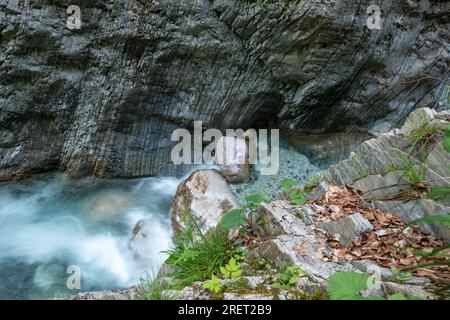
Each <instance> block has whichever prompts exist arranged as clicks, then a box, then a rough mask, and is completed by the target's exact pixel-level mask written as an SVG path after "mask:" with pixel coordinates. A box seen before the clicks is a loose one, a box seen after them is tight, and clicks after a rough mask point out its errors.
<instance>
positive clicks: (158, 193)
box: [0, 141, 317, 299]
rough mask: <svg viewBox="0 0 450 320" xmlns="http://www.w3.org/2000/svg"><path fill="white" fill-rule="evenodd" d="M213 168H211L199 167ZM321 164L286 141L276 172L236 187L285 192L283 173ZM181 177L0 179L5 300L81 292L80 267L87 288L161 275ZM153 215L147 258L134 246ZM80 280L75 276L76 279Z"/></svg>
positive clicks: (298, 174)
mask: <svg viewBox="0 0 450 320" xmlns="http://www.w3.org/2000/svg"><path fill="white" fill-rule="evenodd" d="M201 167H209V166H200V167H198V168H197V169H199V168H201ZM315 171H317V168H316V167H315V166H313V165H311V164H310V163H309V161H308V158H306V157H305V156H303V155H301V154H299V153H298V152H297V151H296V150H294V149H293V148H292V147H290V146H289V145H288V144H287V143H285V142H284V141H282V143H281V144H280V170H279V172H278V174H277V175H273V176H258V175H257V174H256V176H258V177H257V178H256V176H255V178H252V181H251V183H250V184H246V185H232V190H233V191H234V193H235V195H236V196H237V197H238V199H239V200H241V201H242V199H243V197H244V196H245V194H248V193H252V192H260V191H264V192H266V193H267V194H268V195H270V196H271V197H275V196H276V194H277V192H279V188H280V187H279V184H280V181H281V179H283V178H295V179H297V181H298V182H303V183H304V182H305V177H306V176H307V175H309V174H311V173H312V172H315ZM180 181H181V179H175V178H145V179H132V180H124V179H120V180H119V179H116V180H102V179H96V178H84V179H80V180H75V181H73V180H70V179H68V178H67V177H66V176H65V175H62V174H46V175H37V176H34V177H33V178H30V179H26V180H23V181H18V182H9V183H3V184H0V299H39V298H41V299H48V298H62V297H65V296H67V295H71V294H76V293H78V292H79V291H78V290H76V289H72V290H70V289H69V288H68V287H67V280H68V279H69V278H71V276H72V275H73V274H72V273H71V272H73V270H76V271H78V270H79V271H80V272H81V277H80V279H81V283H80V284H81V291H97V290H108V289H118V288H122V287H127V286H130V285H134V284H136V283H137V282H138V280H139V277H140V276H142V275H144V273H145V272H146V271H148V272H150V273H151V274H153V275H154V274H155V273H156V272H157V271H158V269H159V266H160V265H161V264H162V263H163V261H164V260H165V258H166V257H165V255H164V254H163V253H162V251H164V250H167V249H168V248H169V247H170V246H171V244H172V242H171V241H172V240H171V239H172V231H171V225H170V216H169V211H170V206H171V202H172V198H173V195H174V194H175V191H176V188H177V186H178V183H179V182H180ZM141 219H150V220H151V223H150V225H151V228H152V230H150V232H146V233H149V234H151V236H150V237H149V239H148V242H145V243H143V244H141V245H142V246H144V247H145V253H146V260H145V261H142V260H137V259H136V257H135V256H133V253H132V251H131V250H130V248H129V245H128V244H129V240H130V237H131V233H132V230H133V227H134V226H135V224H136V223H137V222H138V221H139V220H141ZM72 279H73V278H72Z"/></svg>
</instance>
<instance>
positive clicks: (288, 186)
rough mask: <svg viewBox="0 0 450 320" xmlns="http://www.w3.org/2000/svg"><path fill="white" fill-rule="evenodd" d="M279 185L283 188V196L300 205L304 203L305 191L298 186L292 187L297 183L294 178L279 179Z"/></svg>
mask: <svg viewBox="0 0 450 320" xmlns="http://www.w3.org/2000/svg"><path fill="white" fill-rule="evenodd" d="M280 185H281V188H282V189H283V195H284V198H286V199H287V200H289V201H291V202H292V203H294V204H296V205H300V206H301V205H304V204H305V203H306V197H305V193H304V192H302V191H301V190H300V189H298V188H294V186H295V185H297V181H296V180H294V179H284V180H282V181H281V183H280Z"/></svg>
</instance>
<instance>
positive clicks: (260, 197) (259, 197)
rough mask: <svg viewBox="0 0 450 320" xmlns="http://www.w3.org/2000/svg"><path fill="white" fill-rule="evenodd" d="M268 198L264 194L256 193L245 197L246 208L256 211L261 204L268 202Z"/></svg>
mask: <svg viewBox="0 0 450 320" xmlns="http://www.w3.org/2000/svg"><path fill="white" fill-rule="evenodd" d="M269 201H270V198H269V196H268V195H267V194H266V193H265V192H257V193H253V194H250V195H248V196H246V197H245V202H246V206H247V207H248V208H250V210H256V209H257V208H258V207H259V205H260V204H261V203H263V202H269Z"/></svg>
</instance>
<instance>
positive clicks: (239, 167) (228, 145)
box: [216, 136, 250, 183]
mask: <svg viewBox="0 0 450 320" xmlns="http://www.w3.org/2000/svg"><path fill="white" fill-rule="evenodd" d="M216 163H217V164H219V168H220V173H221V174H222V175H223V176H224V177H225V179H227V181H228V182H232V183H239V182H248V180H249V178H250V164H249V149H248V145H247V141H246V140H245V139H244V138H240V137H232V136H224V137H221V138H220V139H219V141H218V142H217V146H216Z"/></svg>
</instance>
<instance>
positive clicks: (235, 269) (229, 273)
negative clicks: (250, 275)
mask: <svg viewBox="0 0 450 320" xmlns="http://www.w3.org/2000/svg"><path fill="white" fill-rule="evenodd" d="M220 273H222V277H223V278H224V279H233V280H235V279H237V278H238V277H239V276H240V275H241V274H242V270H241V267H240V265H239V264H238V263H237V262H236V259H234V258H231V259H230V261H229V262H228V263H227V264H226V265H225V266H224V267H220Z"/></svg>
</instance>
